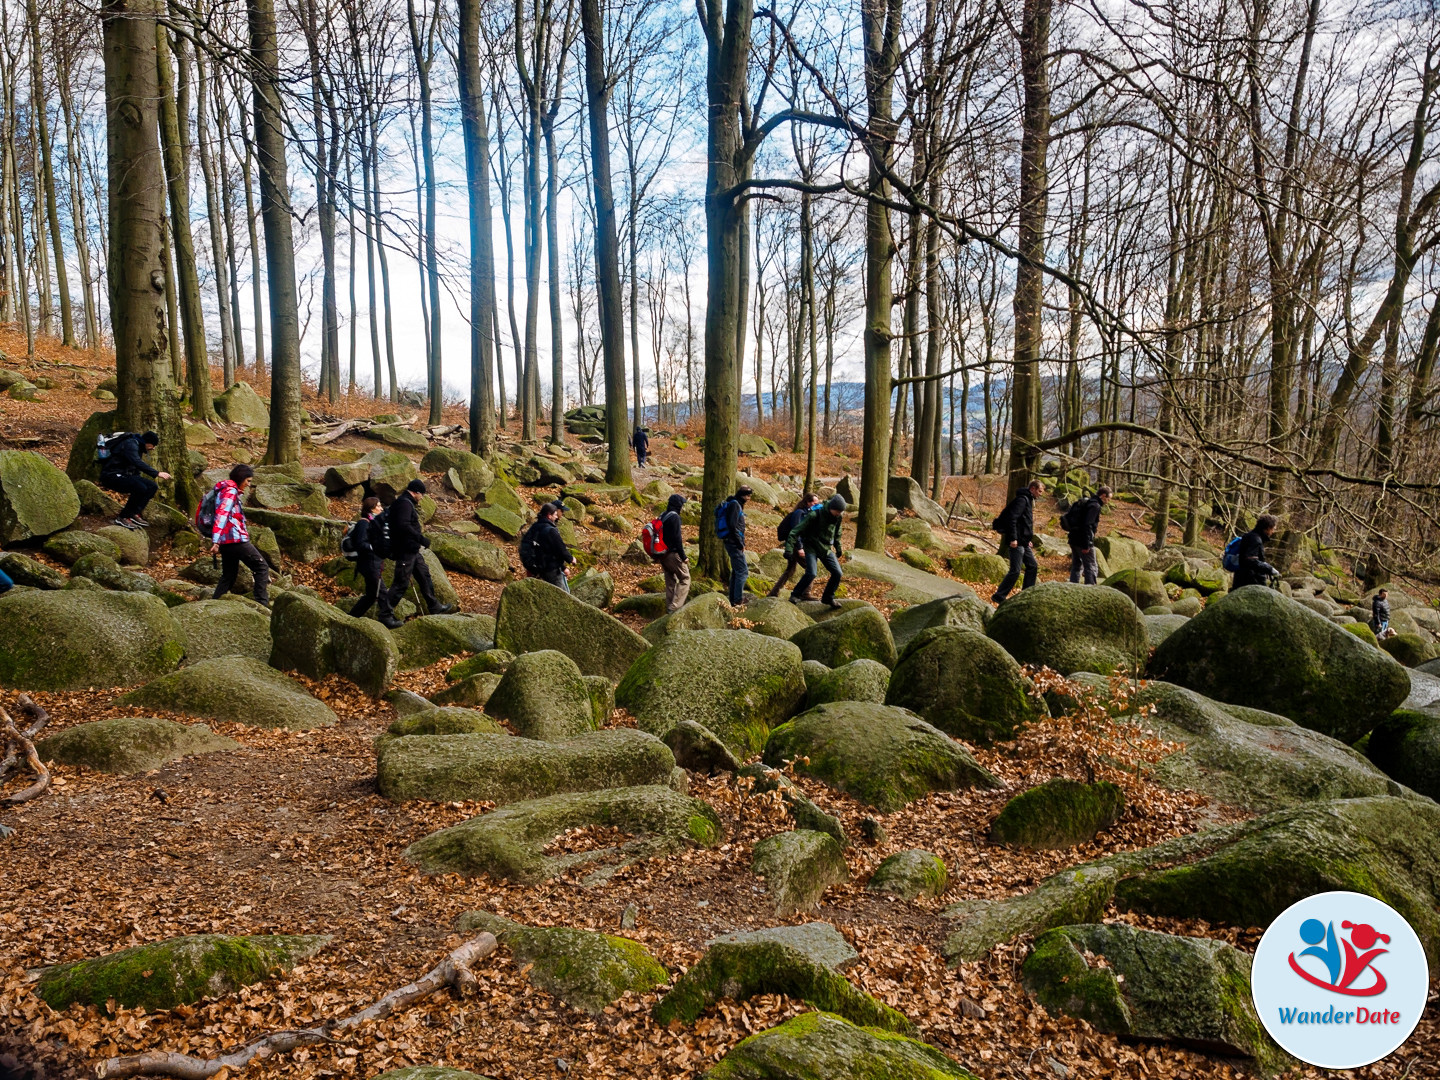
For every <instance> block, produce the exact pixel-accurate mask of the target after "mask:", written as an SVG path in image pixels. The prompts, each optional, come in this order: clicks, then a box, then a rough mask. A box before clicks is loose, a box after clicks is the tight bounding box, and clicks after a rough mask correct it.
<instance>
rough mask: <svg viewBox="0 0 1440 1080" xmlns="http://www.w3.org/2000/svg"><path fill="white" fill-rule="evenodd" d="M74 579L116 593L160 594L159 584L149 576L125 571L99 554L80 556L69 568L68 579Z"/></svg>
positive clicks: (107, 557)
mask: <svg viewBox="0 0 1440 1080" xmlns="http://www.w3.org/2000/svg"><path fill="white" fill-rule="evenodd" d="M76 578H88V579H89V580H91V581H93V582H95V584H97V585H99V586H101V587H102V588H106V589H114V590H115V591H116V592H132V593H155V594H156V595H159V592H160V586H159V584H158V583H157V582H156V581H155V579H154V578H152V577H151V576H150V575H149V574H142V573H140V572H139V571H136V570H126V569H125V568H124V567H122V566H121V565H120V564H119V563H118V562H116V561H115V560H114V559H112V558H111V557H110V556H109V555H101V554H99V553H94V554H90V555H82V556H80V558H78V559H76V560H75V565H74V566H72V567H70V579H71V580H72V581H73V580H74V579H76Z"/></svg>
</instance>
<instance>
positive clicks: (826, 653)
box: [790, 604, 895, 668]
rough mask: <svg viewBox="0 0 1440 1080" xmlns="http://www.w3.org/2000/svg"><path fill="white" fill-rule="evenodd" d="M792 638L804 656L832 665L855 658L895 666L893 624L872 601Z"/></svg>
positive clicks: (845, 662) (819, 623)
mask: <svg viewBox="0 0 1440 1080" xmlns="http://www.w3.org/2000/svg"><path fill="white" fill-rule="evenodd" d="M790 640H791V641H792V642H794V644H795V645H797V646H798V647H799V649H800V654H801V656H802V657H804V659H806V660H818V661H820V663H822V664H825V665H827V666H829V667H832V668H834V667H840V666H841V665H842V664H848V663H850V662H851V661H852V660H874V661H876V662H877V663H881V664H884V665H885V666H886V667H887V668H893V667H894V666H895V639H894V638H893V637H892V636H891V635H890V624H889V623H887V622H886V621H885V616H884V615H881V614H880V612H879V611H877V610H875V608H873V607H871V606H869V605H868V604H866V605H865V606H863V607H857V608H855V609H853V610H851V611H845V612H841V613H840V614H839V615H836V616H835V617H834V618H831V619H826V620H824V621H823V622H818V623H816V624H815V625H814V626H807V627H806V628H805V629H804V630H801V631H799V632H798V633H796V634H795V635H794V636H792V637H791V639H790Z"/></svg>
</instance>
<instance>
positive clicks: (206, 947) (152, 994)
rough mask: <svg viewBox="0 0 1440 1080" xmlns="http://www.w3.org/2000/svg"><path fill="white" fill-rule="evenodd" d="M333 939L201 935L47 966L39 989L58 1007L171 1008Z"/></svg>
mask: <svg viewBox="0 0 1440 1080" xmlns="http://www.w3.org/2000/svg"><path fill="white" fill-rule="evenodd" d="M329 943H330V937H329V936H328V935H322V934H300V935H280V934H267V935H255V936H250V937H228V936H226V935H224V934H195V935H191V936H189V937H177V938H169V939H167V940H165V941H156V942H153V943H152V944H149V945H137V946H135V947H134V948H133V949H124V950H122V951H121V952H117V953H110V954H109V955H107V956H97V957H95V958H94V959H93V960H78V961H76V962H75V963H72V964H57V965H55V966H54V967H49V968H46V969H45V971H44V972H43V973H42V974H41V976H40V980H39V982H37V983H36V984H35V992H36V993H37V994H38V995H39V996H40V998H41V999H42V1000H43V1001H44V1002H45V1004H47V1005H49V1006H50V1007H51V1008H52V1009H64V1008H66V1007H67V1006H69V1005H72V1004H75V1003H77V1002H78V1003H79V1004H82V1005H97V1006H99V1007H100V1008H102V1009H103V1008H106V1007H107V1003H108V1002H109V1001H110V1000H112V999H113V1000H114V1002H115V1004H116V1005H119V1006H121V1007H122V1008H126V1009H134V1008H144V1009H149V1010H152V1011H153V1010H156V1009H173V1008H175V1006H177V1005H188V1004H190V1003H192V1002H196V1001H199V1000H200V999H201V998H214V997H222V996H224V995H225V994H233V993H234V992H235V991H236V990H239V989H240V988H241V987H242V986H250V985H251V984H253V983H257V982H261V981H262V980H264V979H267V978H269V977H270V975H271V973H272V972H274V971H275V970H276V969H277V968H278V969H280V970H282V971H289V970H290V969H291V968H292V967H294V966H295V965H296V964H297V963H299V962H300V961H301V960H305V959H308V958H309V957H312V956H314V955H315V954H316V953H317V952H319V951H320V950H321V949H323V948H324V947H325V946H326V945H328V944H329Z"/></svg>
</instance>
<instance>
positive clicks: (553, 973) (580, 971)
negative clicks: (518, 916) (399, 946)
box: [457, 911, 670, 1016]
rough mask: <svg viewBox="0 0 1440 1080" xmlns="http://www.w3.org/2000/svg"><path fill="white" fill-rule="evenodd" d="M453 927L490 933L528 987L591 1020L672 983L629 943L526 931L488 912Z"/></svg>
mask: <svg viewBox="0 0 1440 1080" xmlns="http://www.w3.org/2000/svg"><path fill="white" fill-rule="evenodd" d="M457 926H458V929H460V930H461V931H462V932H466V933H468V932H472V931H476V930H485V931H489V932H490V933H492V934H494V935H495V937H496V938H497V939H498V940H499V942H500V944H501V945H504V946H505V947H506V948H507V949H509V950H510V952H511V954H512V955H513V956H514V957H515V963H516V964H518V965H520V966H521V967H522V968H523V969H524V971H525V974H526V977H527V978H528V979H529V980H530V981H531V982H532V983H534V984H535V985H536V986H538V987H539V988H540V989H541V990H544V991H545V992H546V993H547V994H550V995H552V996H554V997H557V998H559V999H560V1000H561V1001H563V1002H565V1004H567V1005H570V1006H573V1007H574V1008H577V1009H581V1010H583V1011H585V1012H588V1013H589V1014H590V1015H591V1016H599V1015H600V1014H601V1013H602V1012H604V1010H605V1007H606V1006H607V1005H611V1004H614V1003H615V1002H616V1001H619V1000H620V998H622V997H624V996H625V994H627V993H631V992H634V993H644V992H645V991H647V990H653V989H655V988H656V987H657V986H663V985H665V983H667V982H669V981H670V973H669V972H668V971H666V970H665V968H664V967H663V966H662V965H661V964H660V962H659V961H658V960H656V959H655V958H654V957H653V956H651V955H650V954H649V953H648V952H647V951H646V950H645V946H643V945H641V944H640V943H639V942H638V941H631V940H630V939H629V938H623V937H615V936H613V935H610V934H597V933H595V932H594V931H593V930H576V929H573V928H571V927H568V926H526V925H524V924H523V923H518V922H513V921H511V920H510V919H503V918H501V917H500V916H498V915H492V914H491V913H490V912H488V911H471V912H467V913H466V914H464V915H462V916H460V920H459V922H458V924H457Z"/></svg>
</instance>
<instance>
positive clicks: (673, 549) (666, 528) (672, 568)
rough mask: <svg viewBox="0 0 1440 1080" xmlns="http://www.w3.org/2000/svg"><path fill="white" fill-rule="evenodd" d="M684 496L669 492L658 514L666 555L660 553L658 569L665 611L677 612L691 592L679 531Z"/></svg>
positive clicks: (688, 564) (683, 539)
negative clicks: (662, 584)
mask: <svg viewBox="0 0 1440 1080" xmlns="http://www.w3.org/2000/svg"><path fill="white" fill-rule="evenodd" d="M684 505H685V496H684V495H671V496H670V498H669V499H668V500H667V501H666V503H665V513H663V514H661V515H660V538H661V539H662V540H663V541H664V542H665V554H664V555H661V556H660V572H661V573H662V574H664V575H665V612H666V614H667V615H668V614H669V613H670V612H672V611H679V610H680V609H681V608H682V607H684V606H685V600H686V598H687V597H688V596H689V595H690V560H689V559H687V558H686V557H685V537H684V535H683V534H682V533H681V531H680V510H681V508H682V507H684Z"/></svg>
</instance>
